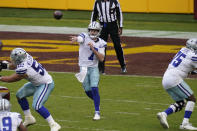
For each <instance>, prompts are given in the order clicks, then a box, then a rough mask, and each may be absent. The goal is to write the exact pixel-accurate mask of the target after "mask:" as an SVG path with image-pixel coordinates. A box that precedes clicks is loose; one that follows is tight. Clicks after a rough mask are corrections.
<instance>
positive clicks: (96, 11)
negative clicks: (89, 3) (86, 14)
mask: <svg viewBox="0 0 197 131" xmlns="http://www.w3.org/2000/svg"><path fill="white" fill-rule="evenodd" d="M97 3H98V2H97V0H95V3H94V7H93V11H92V15H91V21H90V22H93V21H96V20H97V17H98V10H97Z"/></svg>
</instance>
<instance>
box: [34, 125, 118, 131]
mask: <svg viewBox="0 0 197 131" xmlns="http://www.w3.org/2000/svg"><path fill="white" fill-rule="evenodd" d="M36 125H37V126H48V125H43V124H36ZM61 127H62V128H67V129H77V130H85V131H87V130H88V131H119V130H113V129H111V130H105V129H101V128H96V129H95V128H81V127H70V126H61Z"/></svg>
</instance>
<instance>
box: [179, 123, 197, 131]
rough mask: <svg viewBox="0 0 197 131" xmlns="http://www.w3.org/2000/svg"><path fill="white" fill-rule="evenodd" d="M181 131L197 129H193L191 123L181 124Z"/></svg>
mask: <svg viewBox="0 0 197 131" xmlns="http://www.w3.org/2000/svg"><path fill="white" fill-rule="evenodd" d="M180 129H181V130H193V131H196V130H197V128H196V127H193V126H192V124H191V123H184V124H181V125H180Z"/></svg>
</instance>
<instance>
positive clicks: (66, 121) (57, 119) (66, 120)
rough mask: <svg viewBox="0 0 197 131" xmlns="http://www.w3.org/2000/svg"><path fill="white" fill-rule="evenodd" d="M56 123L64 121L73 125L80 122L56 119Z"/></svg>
mask: <svg viewBox="0 0 197 131" xmlns="http://www.w3.org/2000/svg"><path fill="white" fill-rule="evenodd" d="M56 121H63V122H71V123H72V122H73V123H78V122H79V121H71V120H59V119H56Z"/></svg>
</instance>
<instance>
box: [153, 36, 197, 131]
mask: <svg viewBox="0 0 197 131" xmlns="http://www.w3.org/2000/svg"><path fill="white" fill-rule="evenodd" d="M196 68H197V39H195V38H193V39H189V40H187V42H186V47H183V48H182V49H181V50H180V51H179V52H178V53H177V54H176V55H175V56H174V58H173V60H172V61H171V63H170V64H169V65H168V68H167V70H166V72H165V73H164V76H163V81H162V84H163V87H164V89H165V90H166V91H167V93H168V94H169V95H170V96H171V97H172V99H173V100H174V101H175V103H174V104H172V105H170V106H169V107H168V108H167V109H166V110H165V111H163V112H159V113H158V114H157V118H158V119H159V120H160V124H161V125H162V126H163V128H169V125H168V122H167V116H168V115H170V114H172V113H175V112H178V111H181V109H182V108H183V107H185V105H186V107H185V114H184V118H183V121H182V124H181V125H180V127H179V128H180V129H186V130H197V128H196V127H193V126H192V124H191V123H189V119H190V117H191V114H192V112H193V110H194V107H195V103H196V98H195V96H194V93H193V91H192V90H191V88H190V87H189V85H188V84H187V83H186V82H185V81H184V78H186V77H187V76H188V74H189V73H191V74H195V73H196V72H195V69H196Z"/></svg>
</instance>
